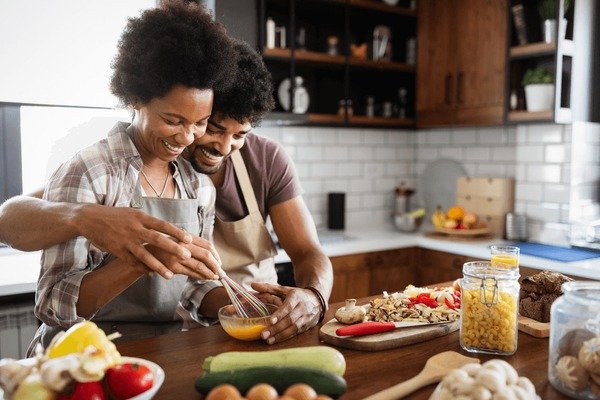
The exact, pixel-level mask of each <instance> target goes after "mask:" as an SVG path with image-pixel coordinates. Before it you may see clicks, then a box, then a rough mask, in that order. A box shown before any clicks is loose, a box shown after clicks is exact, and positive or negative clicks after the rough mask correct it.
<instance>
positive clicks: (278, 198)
mask: <svg viewBox="0 0 600 400" xmlns="http://www.w3.org/2000/svg"><path fill="white" fill-rule="evenodd" d="M240 153H241V155H242V158H243V159H244V164H245V165H246V169H247V170H248V176H249V177H250V183H251V184H252V188H253V189H254V195H255V196H256V202H257V203H258V209H259V210H260V212H261V214H262V216H263V219H266V217H267V215H268V213H269V209H270V208H271V207H272V206H274V205H275V204H278V203H281V202H284V201H286V200H290V199H293V198H294V197H296V196H299V195H301V194H302V188H301V186H300V182H299V180H298V176H297V174H296V169H295V168H294V164H293V162H292V160H291V159H290V157H289V156H288V155H287V153H286V152H285V150H284V149H283V148H282V147H281V146H280V145H279V144H278V143H276V142H274V141H272V140H270V139H267V138H265V137H262V136H258V135H255V134H253V133H248V134H247V135H246V142H245V144H244V146H243V147H242V148H241V149H240ZM224 168H225V178H224V180H223V185H222V186H220V187H217V188H216V189H217V201H216V213H217V216H218V217H219V219H221V220H222V221H238V220H240V219H242V218H244V217H245V216H246V215H248V207H246V203H245V202H244V201H243V200H242V198H243V194H242V189H241V188H240V184H239V183H238V181H237V179H236V177H235V172H234V170H233V162H232V161H231V158H228V159H227V160H226V161H225V166H224Z"/></svg>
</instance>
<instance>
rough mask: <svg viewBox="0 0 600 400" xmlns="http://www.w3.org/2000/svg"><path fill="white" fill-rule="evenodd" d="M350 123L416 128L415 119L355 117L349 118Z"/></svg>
mask: <svg viewBox="0 0 600 400" xmlns="http://www.w3.org/2000/svg"><path fill="white" fill-rule="evenodd" d="M348 122H349V123H350V124H352V125H377V126H414V125H415V120H414V119H413V118H384V117H367V116H365V115H353V116H350V117H348Z"/></svg>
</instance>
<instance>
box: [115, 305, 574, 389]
mask: <svg viewBox="0 0 600 400" xmlns="http://www.w3.org/2000/svg"><path fill="white" fill-rule="evenodd" d="M366 301H367V299H361V300H359V303H360V304H362V303H364V302H366ZM341 305H342V303H337V304H332V305H331V307H330V309H329V311H328V312H327V314H326V317H325V321H328V320H329V319H331V318H332V317H333V313H334V312H335V310H336V309H337V308H338V307H340V306H341ZM318 329H319V327H315V328H312V329H309V330H308V331H306V332H304V333H302V334H300V335H298V336H296V337H294V338H292V339H290V340H287V341H285V342H283V343H279V344H276V345H273V346H268V345H266V344H265V343H264V342H262V341H255V342H242V341H239V340H234V339H232V338H231V337H229V336H228V335H227V334H226V333H225V332H224V331H223V330H222V329H221V327H220V326H218V325H217V326H211V327H207V328H198V329H192V330H189V331H187V332H177V333H172V334H168V335H162V336H157V337H153V338H149V339H142V340H132V341H129V342H126V343H121V344H119V343H118V344H117V349H118V350H119V351H120V352H121V354H122V355H124V356H132V357H141V358H145V359H148V360H150V361H153V362H155V363H157V364H158V365H160V366H161V367H162V368H163V369H164V371H165V382H164V384H163V386H162V387H161V389H160V390H159V392H158V394H157V398H160V399H164V400H169V399H174V400H179V399H200V398H201V396H200V395H199V394H198V393H197V392H196V391H195V389H194V381H195V379H196V378H197V377H198V376H200V374H201V373H202V368H201V367H202V361H203V360H204V358H205V357H207V356H212V355H216V354H218V353H221V352H225V351H264V350H277V349H284V348H290V347H301V346H316V345H322V344H323V343H321V342H320V341H319V333H318ZM458 335H459V333H458V331H457V332H454V333H451V334H449V335H446V336H442V337H438V338H435V339H431V340H428V341H425V342H422V343H415V344H412V345H409V346H404V347H399V348H396V349H390V350H385V351H379V352H366V351H358V350H349V349H343V348H337V349H338V350H339V351H340V352H341V353H342V354H343V355H344V357H345V358H346V365H347V368H346V373H345V374H344V378H345V379H346V381H347V383H348V390H347V392H346V394H344V395H342V396H341V397H340V399H341V400H354V399H363V398H365V397H366V396H368V395H370V394H373V393H376V392H378V391H380V390H383V389H386V388H388V387H390V386H392V385H394V384H396V383H400V382H403V381H405V380H407V379H409V378H412V377H413V376H415V375H417V373H419V371H420V370H421V369H422V368H423V367H424V365H425V362H426V360H427V359H428V358H429V357H431V356H433V355H435V354H438V353H440V352H443V351H448V350H452V351H456V352H459V353H461V354H464V355H468V356H470V357H477V358H479V359H480V360H481V362H482V363H483V362H485V361H487V360H489V359H491V358H495V357H493V356H489V355H476V354H469V353H467V352H465V351H463V350H461V348H460V344H459V336H458ZM502 359H503V360H506V361H507V362H508V363H510V364H511V365H512V366H513V367H514V368H515V369H516V370H517V371H518V373H519V375H521V376H526V377H527V378H529V379H530V380H531V381H532V383H533V384H534V385H535V388H536V391H537V393H538V395H540V396H541V398H542V399H544V400H558V399H566V398H567V397H566V396H564V395H562V394H560V393H559V392H558V391H556V390H555V389H554V388H553V387H552V386H551V385H550V383H549V382H548V375H547V371H548V339H539V338H535V337H533V336H529V335H527V334H524V333H522V332H519V338H518V348H517V352H516V353H515V354H513V355H511V356H505V357H502ZM434 388H435V386H434V385H429V386H426V387H424V388H422V389H420V390H418V391H416V392H414V393H413V394H411V395H410V396H409V397H408V398H410V399H412V400H421V399H423V400H425V399H428V398H429V396H430V395H431V393H432V392H433V390H434Z"/></svg>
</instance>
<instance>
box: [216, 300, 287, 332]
mask: <svg viewBox="0 0 600 400" xmlns="http://www.w3.org/2000/svg"><path fill="white" fill-rule="evenodd" d="M265 305H266V306H267V309H268V310H269V315H268V316H266V317H255V318H244V317H240V316H239V314H238V313H237V312H236V311H235V307H233V305H231V304H229V305H227V306H224V307H221V308H220V309H219V322H220V323H221V326H222V327H223V330H224V331H225V332H227V334H228V335H229V336H231V337H233V338H236V339H239V340H246V341H251V340H258V339H260V334H261V333H262V331H264V330H265V329H266V328H267V326H269V318H270V315H271V314H273V312H275V310H277V308H278V307H277V306H275V305H273V304H265Z"/></svg>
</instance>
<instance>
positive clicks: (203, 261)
mask: <svg viewBox="0 0 600 400" xmlns="http://www.w3.org/2000/svg"><path fill="white" fill-rule="evenodd" d="M181 245H182V246H183V247H185V248H186V249H187V250H189V251H190V253H191V255H192V256H191V257H190V258H188V259H185V260H182V259H181V258H180V257H177V256H174V255H173V254H172V253H169V252H168V251H165V250H163V249H161V248H159V247H156V246H154V245H147V246H146V250H147V251H149V252H150V253H151V254H152V255H153V256H154V257H156V258H157V259H158V260H159V261H160V262H162V264H163V265H166V266H167V267H168V271H167V276H165V275H163V276H164V277H165V278H167V279H170V278H171V277H172V276H173V275H174V274H181V275H187V276H189V277H191V278H194V279H219V275H218V273H219V270H220V268H221V260H220V259H219V255H218V254H217V251H216V250H215V248H214V247H213V245H212V243H210V242H209V241H208V240H205V239H202V238H201V237H198V236H194V237H193V240H192V243H188V244H185V243H181Z"/></svg>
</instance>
